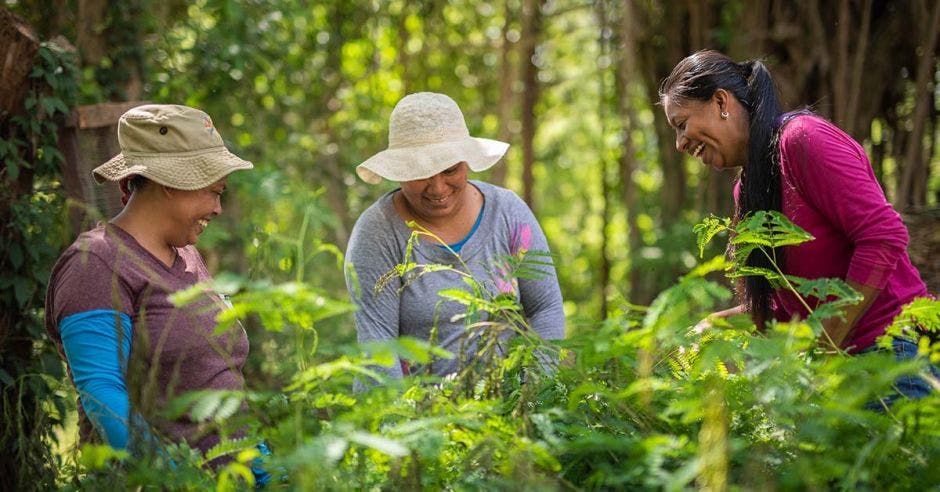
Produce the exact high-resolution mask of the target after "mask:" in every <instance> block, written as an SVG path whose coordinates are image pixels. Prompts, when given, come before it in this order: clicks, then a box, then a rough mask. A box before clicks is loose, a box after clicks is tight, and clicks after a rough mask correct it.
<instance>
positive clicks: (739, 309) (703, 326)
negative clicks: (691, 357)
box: [692, 304, 744, 334]
mask: <svg viewBox="0 0 940 492" xmlns="http://www.w3.org/2000/svg"><path fill="white" fill-rule="evenodd" d="M736 314H744V304H739V305H737V306H735V307H733V308H729V309H725V310H724V311H718V312H716V313H712V314H709V315H708V316H706V317H704V318H703V319H702V320H701V321H699V322H698V323H696V324H695V326H693V327H692V333H694V334H700V333H702V332H704V331H705V330H707V329H709V328H711V327H712V320H714V319H715V318H727V317H729V316H734V315H736Z"/></svg>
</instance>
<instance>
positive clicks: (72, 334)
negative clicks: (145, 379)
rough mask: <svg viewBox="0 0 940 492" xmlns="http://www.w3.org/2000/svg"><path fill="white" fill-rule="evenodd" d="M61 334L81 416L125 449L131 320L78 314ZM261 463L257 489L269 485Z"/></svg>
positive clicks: (104, 312) (140, 424) (103, 313)
mask: <svg viewBox="0 0 940 492" xmlns="http://www.w3.org/2000/svg"><path fill="white" fill-rule="evenodd" d="M118 322H120V326H121V330H120V331H119V330H118V329H117V326H118ZM59 334H60V336H61V338H62V348H63V349H65V357H66V358H67V359H68V362H69V367H71V369H72V379H73V380H74V381H75V388H76V389H77V390H78V394H79V397H80V398H81V401H82V408H83V409H85V414H86V415H87V416H88V419H89V420H90V421H91V422H92V425H94V426H95V429H96V430H97V431H98V433H99V434H100V435H101V437H102V438H104V440H105V441H106V442H107V443H108V445H109V446H111V447H112V448H115V449H125V448H127V447H128V444H129V440H130V426H129V425H128V422H129V421H130V418H131V412H130V397H129V395H128V392H127V379H126V377H125V374H126V372H127V361H128V358H129V357H130V352H131V336H132V334H133V328H132V326H131V318H130V316H128V315H127V314H126V313H121V312H118V311H114V310H111V309H96V310H92V311H85V312H81V313H76V314H73V315H71V316H66V317H65V318H64V319H63V320H62V322H61V323H59ZM133 419H134V422H133V423H134V428H135V429H138V428H140V429H142V432H141V436H139V437H141V438H143V439H144V440H145V441H150V442H156V441H155V439H154V438H153V436H152V435H151V434H150V433H149V432H148V430H147V429H148V428H147V426H146V424H145V423H144V420H143V418H141V417H140V416H139V415H137V414H135V415H134V416H133ZM135 437H138V436H135ZM258 450H259V451H261V454H262V456H270V455H271V451H270V450H268V447H267V446H266V445H265V444H264V443H261V444H258ZM263 463H264V460H263V458H256V459H255V460H254V462H253V463H251V471H252V473H253V474H254V476H255V484H256V486H258V487H264V486H265V485H267V484H268V483H269V482H270V481H271V475H270V474H269V473H268V472H267V471H266V470H265V469H264V468H263Z"/></svg>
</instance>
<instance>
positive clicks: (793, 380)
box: [60, 214, 940, 490]
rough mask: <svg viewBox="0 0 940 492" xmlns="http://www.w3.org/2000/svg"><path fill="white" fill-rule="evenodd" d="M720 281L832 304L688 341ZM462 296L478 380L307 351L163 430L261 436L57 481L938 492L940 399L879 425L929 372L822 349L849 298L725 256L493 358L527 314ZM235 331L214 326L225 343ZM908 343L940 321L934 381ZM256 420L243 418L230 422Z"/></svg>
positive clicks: (268, 293)
mask: <svg viewBox="0 0 940 492" xmlns="http://www.w3.org/2000/svg"><path fill="white" fill-rule="evenodd" d="M730 227H731V226H730V225H729V224H728V222H727V221H722V220H718V219H710V220H708V221H706V222H704V223H702V224H700V226H699V227H698V228H697V230H698V232H699V234H700V242H701V243H704V242H706V241H708V240H710V239H711V238H712V237H713V236H714V235H715V234H717V233H720V232H722V231H725V230H727V229H729V228H730ZM801 234H802V235H801ZM808 239H809V237H808V236H806V235H805V233H803V232H802V231H799V230H798V229H796V228H795V227H794V226H792V225H791V224H789V223H787V222H786V220H785V219H783V218H782V217H781V216H779V215H775V214H763V215H759V216H755V217H752V218H751V219H750V220H748V221H743V222H742V224H740V225H738V226H737V227H736V234H735V235H734V236H733V239H732V240H733V241H736V242H737V243H738V244H739V246H740V245H743V247H746V248H750V250H753V251H757V252H759V253H761V254H764V253H766V254H768V255H771V256H772V254H773V253H772V251H773V250H772V248H773V247H777V246H782V245H786V244H795V243H798V242H801V241H805V240H808ZM739 251H740V249H739ZM531 256H532V255H530V257H531ZM505 261H506V263H505V265H506V266H507V267H508V268H507V269H506V270H505V272H508V274H509V275H526V274H529V273H531V272H529V271H528V269H527V266H526V265H527V263H526V262H527V261H528V260H527V259H526V258H524V257H523V256H522V255H518V256H517V257H515V258H506V259H505ZM451 268H456V269H458V270H459V269H460V265H459V263H458V264H456V265H453V266H446V267H445V266H436V267H428V266H425V265H418V264H414V263H409V261H408V260H407V259H406V261H405V262H404V263H403V265H402V266H401V267H400V268H399V271H398V272H396V274H400V275H408V274H426V275H435V274H440V273H439V272H440V270H442V269H443V270H449V269H451ZM726 269H727V270H728V271H729V273H730V274H731V275H740V274H762V275H765V276H767V277H768V278H771V280H772V281H773V282H775V283H776V284H778V285H781V286H783V288H793V289H795V290H798V291H800V292H802V293H803V294H805V295H806V296H808V297H809V296H815V297H818V298H823V299H826V298H828V299H829V300H830V301H831V302H829V303H828V304H823V305H821V306H819V307H817V308H816V309H815V310H814V313H813V315H812V316H810V317H809V318H808V319H806V320H802V321H792V322H775V323H773V324H771V325H770V326H769V327H767V328H766V329H765V330H763V331H758V330H757V329H756V328H755V326H754V325H753V323H751V321H750V319H749V318H747V317H745V316H740V317H733V318H730V319H727V320H715V321H714V322H713V326H712V327H711V328H709V329H707V330H704V331H702V330H694V329H691V327H692V326H694V325H695V324H696V323H697V322H698V321H699V320H701V319H702V318H703V317H704V316H706V315H707V314H708V313H709V312H711V311H713V310H714V309H716V308H718V307H724V306H726V305H727V304H728V302H729V301H730V300H731V298H732V294H731V292H729V291H728V290H727V289H726V288H724V287H722V286H721V285H719V284H716V283H714V282H712V281H709V280H707V279H706V278H705V276H706V275H707V274H709V273H711V272H715V271H720V270H726ZM467 286H468V288H467V289H466V292H465V293H462V292H458V291H456V290H454V291H447V292H444V293H442V295H443V296H444V297H442V299H445V298H446V300H447V302H461V303H464V304H465V305H467V308H468V317H467V319H468V320H469V321H468V323H471V329H472V330H473V331H475V332H476V333H478V335H479V337H480V343H478V344H477V347H478V353H477V354H476V357H475V360H477V361H478V363H476V364H471V365H469V367H467V369H465V370H464V371H463V372H462V373H461V374H458V375H456V376H455V377H452V378H448V379H446V380H441V379H439V378H432V377H428V376H423V375H421V371H420V370H419V371H416V372H417V375H414V376H410V377H407V378H406V379H404V380H401V381H395V380H392V381H385V380H383V381H382V384H381V385H378V386H375V387H373V388H372V389H370V390H369V391H365V392H361V393H354V392H352V391H351V388H352V386H353V381H354V379H356V378H360V379H361V380H368V379H369V378H378V379H381V376H379V374H377V373H376V372H375V371H374V367H375V366H376V365H383V364H385V365H388V364H392V363H393V362H395V356H398V357H402V358H404V359H406V360H408V361H409V362H410V363H411V364H412V366H413V367H421V366H422V364H427V363H428V362H429V361H431V360H432V357H435V356H450V355H449V354H446V353H443V352H442V351H441V350H440V349H436V348H433V347H431V346H429V345H428V344H427V343H425V342H422V341H418V340H414V339H401V340H398V341H395V342H391V343H387V344H384V345H376V346H370V347H366V348H365V350H362V349H360V348H357V347H345V348H342V349H337V348H334V350H332V351H331V353H339V354H342V355H338V356H335V357H331V358H330V359H329V360H327V361H326V362H319V363H318V362H315V361H317V360H319V359H318V358H317V357H316V350H317V344H313V349H312V350H309V351H307V350H305V351H303V352H299V353H298V354H297V360H296V365H295V368H296V372H294V373H293V374H292V375H291V376H290V383H289V384H288V385H287V386H286V387H283V388H278V389H271V390H257V389H255V390H252V391H248V392H246V393H218V392H210V393H198V394H191V395H187V396H185V397H183V398H181V399H180V400H178V401H177V405H175V406H174V407H173V408H171V409H169V410H168V413H170V414H171V415H180V414H182V413H184V412H188V413H189V415H190V416H191V417H192V418H194V419H197V420H199V421H202V422H204V423H205V426H206V429H220V430H221V432H222V433H223V435H232V434H233V432H234V430H236V429H249V431H248V435H250V436H252V437H251V438H245V439H242V440H229V441H227V442H226V443H224V444H223V445H221V446H220V447H219V448H218V449H216V450H214V451H213V452H212V453H210V455H209V456H207V457H202V456H199V455H198V453H195V452H194V451H192V450H189V449H188V448H186V447H185V446H174V445H166V446H165V447H164V448H163V449H161V450H159V451H157V452H154V453H151V454H147V455H137V456H131V455H129V454H127V453H125V452H116V451H114V450H111V449H110V448H107V447H102V446H85V447H84V448H82V449H81V450H80V451H75V452H74V453H72V454H71V455H70V456H69V458H68V459H67V460H66V461H65V465H64V467H63V469H62V474H61V477H60V478H61V484H62V487H63V488H65V489H74V488H81V489H88V490H112V489H125V488H136V487H139V486H144V487H149V486H155V487H158V488H161V489H168V490H204V489H212V488H215V489H218V490H231V489H235V488H247V487H248V486H249V484H250V482H251V473H250V471H249V468H248V466H247V464H248V463H249V462H250V461H251V460H253V459H255V458H257V455H258V453H257V451H256V449H255V448H254V444H255V443H256V442H257V441H258V440H260V439H263V440H265V441H266V442H267V443H268V444H269V446H270V448H271V449H272V450H273V455H272V456H270V457H266V458H265V465H264V466H265V468H266V469H268V470H269V471H271V472H272V473H273V474H274V475H275V476H276V477H277V479H276V480H275V481H274V482H273V483H272V484H270V485H269V487H270V488H275V489H279V488H289V489H296V490H321V489H323V490H348V489H357V490H359V489H388V490H402V489H403V490H438V489H458V490H478V489H520V490H552V489H557V490H565V489H668V490H677V489H686V488H705V489H709V490H725V489H784V490H791V489H800V490H805V489H831V488H837V489H853V490H856V489H860V490H882V489H904V490H927V489H929V488H932V487H936V486H938V484H940V467H937V463H940V405H938V403H940V396H938V393H937V392H936V391H935V392H934V393H933V394H932V395H931V396H930V397H928V398H924V399H921V400H918V401H908V400H904V399H902V400H898V401H897V402H895V403H894V404H893V405H892V406H890V407H888V408H886V409H884V410H883V411H879V412H876V411H871V410H866V409H865V406H866V404H867V403H870V402H877V401H878V400H879V398H881V397H884V396H886V395H889V394H891V393H892V388H891V385H892V382H893V381H894V380H895V378H897V377H898V376H901V375H904V374H922V375H924V376H925V377H926V373H925V369H926V366H925V363H924V362H923V360H921V361H911V362H905V363H895V362H894V361H893V357H892V356H891V355H890V354H889V353H886V352H885V353H875V354H871V355H865V356H858V357H853V356H847V355H845V354H842V353H839V352H838V351H832V350H828V349H825V348H824V347H825V344H821V343H818V342H817V340H818V338H819V336H820V331H821V320H822V319H824V318H826V317H829V316H834V315H838V308H839V307H840V306H844V305H845V304H846V303H851V302H854V301H856V300H857V294H855V293H854V292H853V291H852V290H851V288H849V287H848V286H847V285H846V284H844V283H843V282H839V281H833V280H827V281H814V282H810V281H805V280H801V279H796V278H789V277H784V276H783V275H782V274H780V272H777V271H769V270H768V271H762V272H753V271H751V272H747V271H742V269H741V268H740V265H734V264H729V263H728V262H727V261H726V260H725V259H723V258H720V257H719V258H715V259H713V260H711V261H708V262H705V263H703V264H701V265H700V266H699V267H697V268H695V269H694V270H693V271H691V272H689V273H688V274H687V275H685V276H684V277H683V278H681V279H680V281H679V282H678V283H677V284H676V285H675V286H673V287H672V288H670V289H668V290H666V291H664V292H662V293H661V294H660V296H659V297H658V298H657V299H656V301H655V302H654V303H653V304H652V305H650V306H649V307H648V308H639V307H636V306H623V308H622V309H621V310H620V311H618V312H617V313H615V314H614V315H613V316H612V317H611V318H610V319H608V320H606V321H604V322H603V323H598V324H597V325H596V326H593V327H590V328H585V329H579V330H577V331H576V332H575V333H573V334H572V336H570V337H569V338H568V339H567V340H565V341H563V342H559V343H552V344H547V343H544V342H542V341H540V340H538V339H537V338H536V337H530V336H516V337H513V338H512V339H511V341H509V342H505V341H500V339H499V333H500V332H502V331H504V330H510V331H514V332H517V333H519V334H522V335H525V332H526V326H525V320H524V318H523V317H522V316H521V315H520V308H519V306H518V305H517V304H516V303H515V302H513V301H512V296H499V295H497V296H495V297H494V296H489V295H488V294H487V292H488V291H487V290H486V289H485V288H484V285H483V281H480V280H478V279H470V278H468V279H467ZM216 287H217V288H218V289H220V290H223V291H228V292H232V293H234V297H233V300H234V305H235V308H234V309H233V310H231V311H229V313H228V314H227V316H231V317H244V316H249V315H253V316H258V317H259V318H260V320H261V321H262V322H263V324H264V325H265V326H266V327H267V328H268V329H271V330H275V331H279V330H282V329H284V328H285V327H288V326H289V327H292V328H293V329H300V330H302V331H305V332H306V333H309V336H312V337H316V331H317V325H318V322H319V321H321V320H323V319H325V318H328V317H332V316H336V315H339V314H343V313H346V312H347V311H348V310H349V309H351V305H350V304H347V303H346V302H344V301H338V300H331V299H327V298H325V297H323V296H322V295H321V294H320V293H318V292H317V291H315V290H314V289H312V288H311V287H309V286H308V285H306V284H303V283H290V284H284V285H264V284H248V283H246V282H243V281H240V280H238V279H235V278H231V277H223V278H220V279H219V281H218V282H217V285H216ZM185 298H186V294H185V293H184V294H182V295H181V296H180V302H185V300H186V299H185ZM483 313H486V316H481V315H482V314H483ZM481 319H488V320H489V321H479V320H481ZM474 320H476V321H475V322H474ZM230 323H231V319H223V320H220V329H225V328H226V327H227V326H229V325H230ZM915 325H920V326H921V327H926V328H927V329H928V330H929V331H932V332H933V333H934V337H935V336H936V333H937V332H938V331H940V302H937V301H935V300H929V299H921V300H917V301H915V303H914V304H912V305H910V306H908V307H907V308H906V309H905V311H904V312H903V313H902V315H901V316H899V317H898V319H897V320H896V322H895V324H894V325H893V326H892V328H891V330H892V333H895V334H898V335H903V336H908V337H911V338H915V339H918V340H919V342H920V347H921V352H922V353H923V354H926V355H928V356H929V357H932V358H933V360H934V362H935V363H936V362H938V361H940V344H938V343H936V342H935V343H934V344H933V345H931V343H930V337H929V336H928V335H924V334H923V333H922V332H917V331H914V330H913V329H912V328H911V327H912V326H915ZM298 346H304V347H306V346H309V344H299V345H298ZM320 349H322V347H320ZM298 350H299V351H300V349H298ZM366 354H368V355H366ZM498 354H501V356H497V355H498ZM932 381H933V384H935V385H936V383H937V381H936V380H932ZM242 402H246V403H247V406H248V408H249V411H247V412H238V411H237V410H238V409H239V407H240V405H241V404H242ZM223 454H226V455H228V456H229V457H230V458H231V461H230V462H229V463H228V464H226V465H223V466H221V467H220V468H218V469H217V470H215V471H208V470H207V469H206V468H205V467H203V466H202V465H204V463H205V462H206V461H207V460H208V459H211V458H213V457H216V456H219V455H223Z"/></svg>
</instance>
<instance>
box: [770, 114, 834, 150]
mask: <svg viewBox="0 0 940 492" xmlns="http://www.w3.org/2000/svg"><path fill="white" fill-rule="evenodd" d="M782 118H783V124H782V127H781V129H780V144H781V146H783V147H786V146H788V145H793V144H802V143H808V142H812V141H816V140H820V141H822V140H825V139H828V138H837V139H841V138H845V137H848V135H846V134H845V132H843V131H842V130H840V129H839V127H837V126H836V125H835V123H832V122H831V121H829V120H827V119H826V118H823V117H822V116H820V115H818V114H816V113H813V112H811V111H809V110H801V111H794V112H792V113H787V114H785V115H783V117H782Z"/></svg>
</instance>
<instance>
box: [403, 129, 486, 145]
mask: <svg viewBox="0 0 940 492" xmlns="http://www.w3.org/2000/svg"><path fill="white" fill-rule="evenodd" d="M469 137H470V132H469V131H468V130H467V127H463V128H440V129H436V130H435V131H430V132H420V133H416V134H410V135H401V134H400V133H396V134H394V135H391V134H390V135H389V136H388V148H390V149H404V148H409V147H421V146H423V145H431V144H438V143H447V142H457V141H460V140H464V139H466V138H469Z"/></svg>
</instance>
